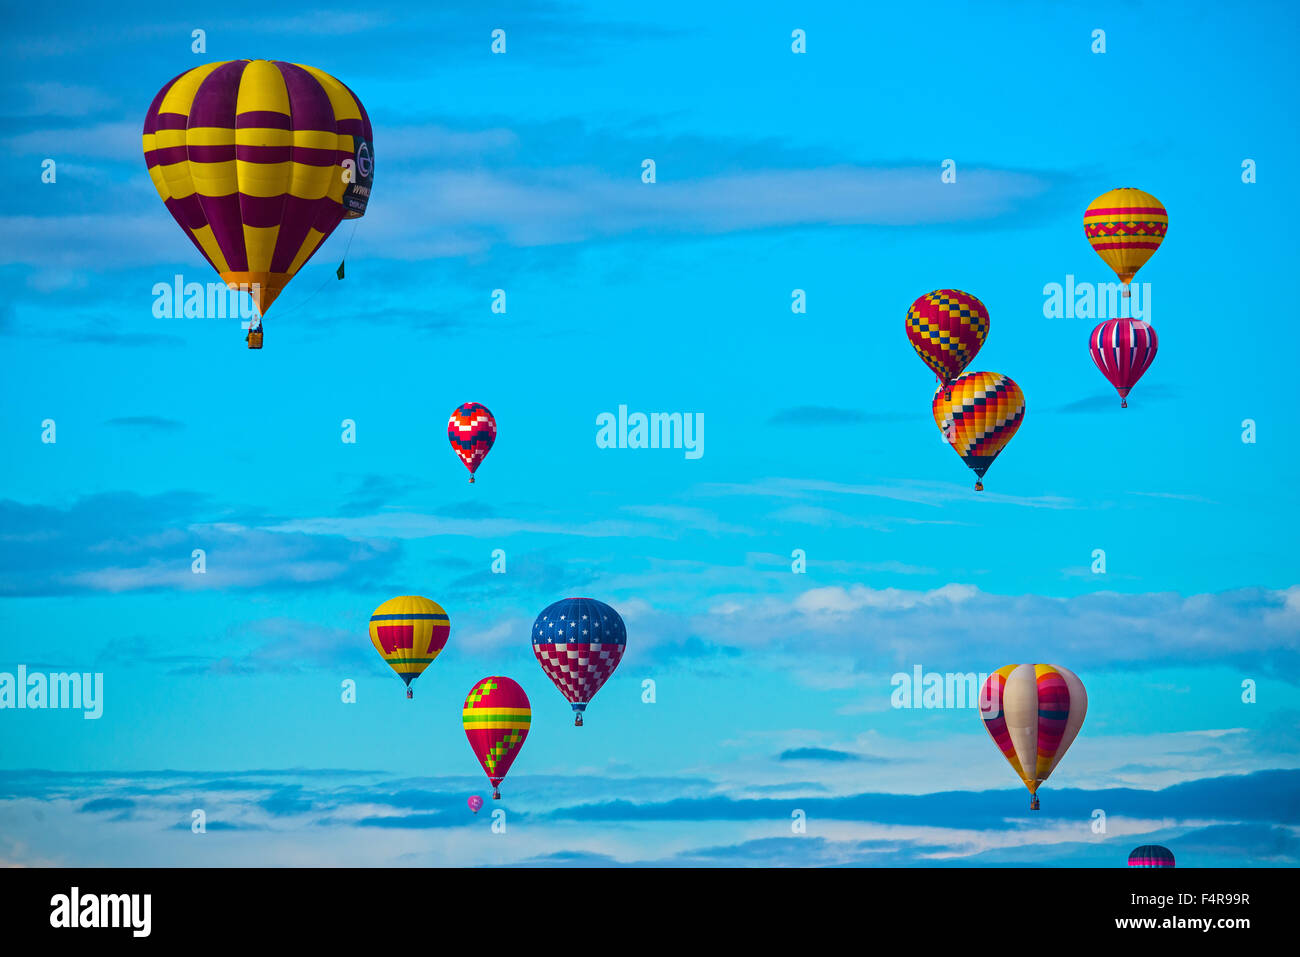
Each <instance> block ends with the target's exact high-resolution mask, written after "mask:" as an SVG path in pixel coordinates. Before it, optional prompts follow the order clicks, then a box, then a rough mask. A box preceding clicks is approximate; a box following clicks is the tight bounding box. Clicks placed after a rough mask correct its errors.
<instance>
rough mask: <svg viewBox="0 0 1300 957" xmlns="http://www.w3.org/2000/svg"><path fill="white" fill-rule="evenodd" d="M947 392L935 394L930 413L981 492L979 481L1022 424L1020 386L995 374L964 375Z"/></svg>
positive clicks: (1023, 407) (1023, 404) (1021, 394)
mask: <svg viewBox="0 0 1300 957" xmlns="http://www.w3.org/2000/svg"><path fill="white" fill-rule="evenodd" d="M950 390H951V392H950V394H945V392H944V389H943V386H940V387H939V388H938V389H936V390H935V392H934V401H933V402H932V403H931V411H933V412H934V421H935V424H936V425H938V426H939V431H940V432H942V433H943V437H944V438H945V439H947V440H948V444H949V445H951V446H952V447H953V448H954V449H955V450H956V451H957V454H958V455H960V456H961V460H962V461H963V462H965V463H966V465H967V466H968V467H969V468H970V469H971V470H972V471H973V472H974V473H975V476H976V479H977V481H976V482H975V491H977V492H978V491H981V490H983V488H984V483H983V482H982V481H978V480H979V479H983V478H984V473H985V472H987V471H988V470H989V466H990V465H992V464H993V460H994V459H996V458H997V457H998V453H1000V452H1001V451H1002V450H1003V449H1004V448H1006V445H1007V443H1008V442H1010V441H1011V437H1012V436H1013V435H1015V434H1016V429H1018V428H1020V423H1021V422H1022V421H1024V418H1025V396H1024V393H1022V392H1021V391H1020V386H1018V385H1016V384H1015V382H1014V381H1012V380H1011V379H1010V378H1009V377H1008V376H1004V375H1001V374H999V373H997V372H970V373H967V374H966V375H964V376H961V377H960V378H958V379H955V380H953V382H952V385H951V386H950Z"/></svg>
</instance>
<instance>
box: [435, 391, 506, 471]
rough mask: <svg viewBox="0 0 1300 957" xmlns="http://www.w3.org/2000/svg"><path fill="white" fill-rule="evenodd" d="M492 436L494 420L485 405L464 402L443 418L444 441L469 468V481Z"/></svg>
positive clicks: (495, 431) (491, 441) (484, 456)
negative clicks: (449, 415)
mask: <svg viewBox="0 0 1300 957" xmlns="http://www.w3.org/2000/svg"><path fill="white" fill-rule="evenodd" d="M496 439H497V420H496V419H494V418H493V417H492V413H491V412H489V411H488V407H487V406H485V405H479V403H477V402H466V403H465V404H464V405H462V406H459V407H458V408H457V409H456V410H455V411H453V412H452V413H451V418H450V419H448V420H447V441H449V442H450V443H451V448H452V451H453V452H455V453H456V454H457V455H458V456H460V460H461V462H463V463H464V465H465V468H467V469H469V480H470V481H471V482H472V481H474V473H475V472H476V471H478V467H479V466H480V465H482V464H483V459H484V458H486V457H487V454H488V452H489V451H490V450H491V448H492V443H493V442H495V441H496Z"/></svg>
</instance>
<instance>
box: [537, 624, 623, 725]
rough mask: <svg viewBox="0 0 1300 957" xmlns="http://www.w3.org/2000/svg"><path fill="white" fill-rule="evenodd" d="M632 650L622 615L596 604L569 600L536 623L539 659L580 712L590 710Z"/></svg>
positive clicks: (544, 669) (574, 707)
mask: <svg viewBox="0 0 1300 957" xmlns="http://www.w3.org/2000/svg"><path fill="white" fill-rule="evenodd" d="M626 648H627V626H626V625H624V624H623V619H622V617H620V615H619V613H618V612H616V611H615V610H614V609H613V608H610V607H609V605H606V604H605V603H604V602H603V601H596V600H595V599H594V598H565V599H563V600H561V601H557V602H555V603H554V604H552V605H548V606H547V607H546V608H545V609H544V610H543V611H542V613H541V614H540V615H538V616H537V620H536V621H534V622H533V654H534V655H536V656H537V660H538V662H539V663H540V664H541V666H542V670H543V671H545V672H546V676H547V677H548V678H550V679H551V681H553V682H554V683H555V686H556V687H557V688H559V689H560V693H561V694H563V695H564V697H565V699H566V700H567V701H568V702H569V703H570V705H572V707H573V710H574V711H575V712H578V713H581V712H583V711H585V710H586V708H587V703H588V702H589V701H591V699H592V697H594V696H595V694H596V692H597V691H599V690H600V687H601V685H603V684H604V683H605V681H606V679H607V678H609V676H610V675H611V674H613V673H614V669H615V668H617V667H618V663H619V662H620V661H621V660H622V659H623V652H624V651H625V650H626Z"/></svg>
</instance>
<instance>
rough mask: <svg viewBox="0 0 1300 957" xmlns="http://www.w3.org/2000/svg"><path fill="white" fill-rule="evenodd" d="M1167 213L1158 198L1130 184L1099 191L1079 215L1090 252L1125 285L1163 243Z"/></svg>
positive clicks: (1126, 288)
mask: <svg viewBox="0 0 1300 957" xmlns="http://www.w3.org/2000/svg"><path fill="white" fill-rule="evenodd" d="M1168 230H1169V213H1168V212H1166V211H1165V208H1164V206H1162V205H1161V204H1160V200H1158V199H1156V198H1155V197H1154V196H1152V195H1151V194H1150V193H1146V192H1143V191H1142V190H1140V189H1134V188H1133V187H1131V186H1124V187H1121V188H1120V189H1112V190H1111V191H1110V192H1108V193H1102V194H1101V195H1100V196H1098V197H1097V198H1096V199H1094V200H1093V201H1092V202H1091V203H1089V204H1088V208H1087V210H1086V211H1085V212H1084V214H1083V234H1084V235H1085V236H1087V237H1088V242H1089V243H1091V244H1092V248H1093V251H1094V252H1096V254H1097V255H1098V256H1100V257H1101V258H1102V260H1103V261H1104V262H1105V263H1106V265H1107V266H1109V267H1110V268H1111V269H1113V270H1114V271H1115V275H1116V276H1118V277H1119V281H1120V282H1122V283H1123V284H1124V295H1126V296H1127V295H1128V284H1129V283H1131V282H1132V281H1133V277H1134V276H1136V275H1137V271H1138V270H1139V269H1141V268H1142V267H1143V266H1144V265H1145V264H1146V261H1147V260H1148V259H1150V258H1151V257H1152V256H1153V255H1155V251H1156V250H1157V249H1159V248H1160V244H1161V243H1162V242H1164V239H1165V233H1166V232H1168Z"/></svg>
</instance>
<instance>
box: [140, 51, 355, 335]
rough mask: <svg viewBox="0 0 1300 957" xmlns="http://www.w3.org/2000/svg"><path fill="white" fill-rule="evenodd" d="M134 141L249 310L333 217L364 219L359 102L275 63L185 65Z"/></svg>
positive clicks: (194, 238)
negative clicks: (138, 142)
mask: <svg viewBox="0 0 1300 957" xmlns="http://www.w3.org/2000/svg"><path fill="white" fill-rule="evenodd" d="M143 145H144V157H145V163H146V164H147V165H148V167H149V176H150V178H151V179H152V180H153V185H154V188H156V189H157V190H158V195H159V196H160V197H161V198H162V201H163V202H164V203H165V204H166V206H167V211H168V212H169V213H171V214H172V217H173V218H174V219H175V220H176V222H177V223H179V224H180V227H181V229H183V230H184V231H185V234H186V236H188V237H189V239H190V241H191V242H192V243H193V244H194V246H195V248H196V249H198V251H199V252H200V253H201V254H202V256H203V258H204V259H206V260H207V261H208V263H209V264H210V265H211V266H212V268H213V269H215V270H216V271H217V272H218V273H219V274H220V275H221V278H222V279H223V280H225V281H226V284H227V285H229V286H231V287H233V288H240V289H244V290H246V291H247V292H248V293H249V294H250V295H251V296H252V297H253V303H254V305H255V306H256V307H257V312H258V315H259V316H260V315H263V314H265V312H266V311H267V309H269V308H270V307H271V303H273V302H274V301H275V299H276V297H277V296H279V295H280V293H281V291H283V289H284V287H285V286H286V285H288V283H289V281H290V280H291V279H292V278H293V277H294V276H295V275H296V274H297V272H298V270H300V269H301V268H302V267H303V265H304V264H305V263H306V262H307V260H309V259H311V257H312V256H313V255H314V254H315V253H316V251H317V250H318V249H320V247H321V244H322V243H324V241H325V239H326V238H327V237H328V236H329V235H330V233H332V232H333V231H334V228H335V227H336V226H338V224H339V223H340V222H342V221H343V220H344V219H356V218H359V217H361V216H363V215H365V212H366V204H367V203H368V202H369V200H370V188H371V185H372V183H373V180H374V146H373V139H372V133H371V128H370V118H369V117H368V116H367V115H366V110H365V107H363V106H362V105H361V101H360V100H359V99H357V97H356V95H355V94H354V93H353V92H352V91H351V90H349V89H348V88H347V87H346V86H344V85H343V84H342V83H340V82H339V81H338V80H336V79H335V78H334V77H332V76H330V75H329V74H328V73H326V72H324V71H323V70H318V69H316V68H315V67H311V66H305V65H302V64H295V63H285V62H284V61H282V60H227V61H223V62H220V63H209V64H206V65H205V66H199V67H194V68H193V69H192V70H186V71H185V72H184V73H182V74H180V75H179V76H177V77H175V78H173V79H172V80H171V81H170V82H168V83H167V85H166V86H164V87H163V88H162V89H161V90H159V91H158V95H157V96H155V97H154V99H153V103H152V104H151V105H150V107H149V112H148V113H147V114H146V115H145V120H144V140H143ZM250 345H252V343H251V342H250ZM254 348H257V347H254Z"/></svg>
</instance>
